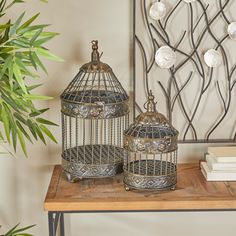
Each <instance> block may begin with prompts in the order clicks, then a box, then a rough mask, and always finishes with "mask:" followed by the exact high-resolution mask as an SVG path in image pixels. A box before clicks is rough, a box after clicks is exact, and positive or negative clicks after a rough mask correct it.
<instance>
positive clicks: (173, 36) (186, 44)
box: [133, 0, 236, 143]
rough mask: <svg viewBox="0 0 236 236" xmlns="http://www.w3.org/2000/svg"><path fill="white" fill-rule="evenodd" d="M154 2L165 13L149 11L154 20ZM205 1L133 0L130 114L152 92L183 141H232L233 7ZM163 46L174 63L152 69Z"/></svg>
mask: <svg viewBox="0 0 236 236" xmlns="http://www.w3.org/2000/svg"><path fill="white" fill-rule="evenodd" d="M157 2H158V3H159V2H161V3H163V4H164V6H165V7H166V9H164V14H162V13H163V12H162V11H163V9H160V12H158V11H157V10H156V9H154V10H156V11H155V12H154V13H155V14H156V15H155V14H154V16H153V15H152V12H150V11H151V10H150V8H151V7H152V6H153V4H155V3H157ZM208 2H209V3H207V1H206V0H192V1H191V0H173V1H167V0H161V1H157V0H156V1H152V0H133V44H134V50H133V64H134V84H133V89H134V101H135V104H134V111H135V112H134V113H135V114H134V116H135V115H137V114H138V113H139V112H141V111H142V110H143V108H142V107H141V105H140V104H143V101H144V100H145V99H146V97H147V96H148V95H149V91H150V90H153V93H154V95H155V96H156V97H157V99H158V108H159V109H160V110H161V112H163V113H164V114H165V115H166V116H167V118H168V120H169V121H170V122H172V124H173V125H174V126H175V127H176V128H177V130H179V131H180V136H179V138H180V142H183V143H233V142H235V141H236V129H235V126H236V111H235V109H234V106H235V102H234V100H235V98H236V91H235V84H236V57H235V56H234V53H233V51H234V50H236V41H235V38H234V36H235V35H234V33H235V32H234V31H233V32H232V35H231V34H230V31H229V29H230V25H231V26H232V27H233V26H234V23H235V22H234V21H236V16H232V12H234V10H232V9H234V8H235V10H236V4H235V3H234V2H235V1H232V0H213V1H208ZM231 11H232V12H231ZM158 14H159V15H158ZM161 14H162V15H161ZM163 15H164V16H163ZM153 17H157V18H156V19H155V20H154V19H153ZM158 17H159V18H158ZM232 27H231V28H232ZM227 29H228V31H227ZM233 30H234V28H233ZM162 47H167V48H168V50H169V51H168V50H165V49H164V50H163V53H164V57H165V56H166V57H167V58H168V57H169V59H170V58H171V55H170V53H173V52H174V53H175V55H176V61H175V63H174V65H173V66H171V67H169V68H165V69H163V68H160V65H159V67H158V65H157V63H158V58H157V57H158V56H157V54H158V50H159V49H160V48H161V49H163V48H162ZM209 49H211V50H209ZM206 52H207V53H206ZM168 53H169V54H168ZM159 55H160V54H159ZM217 56H218V58H217ZM161 59H162V58H161ZM172 59H173V58H172ZM217 59H218V61H217ZM209 60H210V63H213V64H209ZM220 60H222V62H221V61H220ZM159 62H160V63H162V62H163V60H162V61H161V60H160V61H159ZM164 62H165V61H164ZM164 66H165V65H163V67H164ZM212 104H214V106H213V105H212Z"/></svg>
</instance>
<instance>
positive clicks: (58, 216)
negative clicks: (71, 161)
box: [44, 164, 236, 236]
mask: <svg viewBox="0 0 236 236" xmlns="http://www.w3.org/2000/svg"><path fill="white" fill-rule="evenodd" d="M44 209H45V211H48V222H49V236H55V235H56V232H57V229H58V228H60V235H61V236H64V235H65V229H64V214H65V213H83V212H86V213H89V212H93V213H94V212H97V213H99V212H100V213H104V212H160V211H213V210H214V211H229V210H231V211H235V210H236V182H206V181H205V179H204V177H203V175H202V174H201V171H200V169H199V164H179V165H178V184H177V188H176V190H175V191H165V192H159V193H157V192H147V191H134V192H132V191H129V192H127V191H125V189H124V187H123V182H122V175H118V176H116V177H113V178H106V179H84V180H82V181H79V182H77V183H69V182H67V181H66V179H65V178H64V176H63V174H62V168H61V166H60V165H56V166H55V168H54V171H53V174H52V178H51V182H50V185H49V188H48V192H47V196H46V199H45V202H44ZM58 226H59V227H58Z"/></svg>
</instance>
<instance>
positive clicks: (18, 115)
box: [13, 112, 27, 125]
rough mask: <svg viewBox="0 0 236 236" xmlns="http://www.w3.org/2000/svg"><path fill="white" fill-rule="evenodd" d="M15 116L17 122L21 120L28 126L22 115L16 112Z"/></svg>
mask: <svg viewBox="0 0 236 236" xmlns="http://www.w3.org/2000/svg"><path fill="white" fill-rule="evenodd" d="M13 115H14V117H15V118H16V119H17V120H19V121H20V122H22V123H23V124H25V125H27V120H26V119H25V118H23V116H22V115H21V114H20V113H18V112H15V113H14V114H13Z"/></svg>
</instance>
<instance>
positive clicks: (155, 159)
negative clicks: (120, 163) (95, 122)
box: [124, 91, 178, 190]
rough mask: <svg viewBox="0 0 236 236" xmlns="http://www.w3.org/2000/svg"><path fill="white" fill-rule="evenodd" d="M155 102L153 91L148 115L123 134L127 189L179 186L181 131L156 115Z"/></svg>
mask: <svg viewBox="0 0 236 236" xmlns="http://www.w3.org/2000/svg"><path fill="white" fill-rule="evenodd" d="M154 99H155V98H154V96H153V95H152V92H151V91H150V92H149V96H148V101H147V102H146V103H145V105H144V107H145V108H146V112H144V113H141V114H140V115H139V116H138V117H137V118H136V119H135V122H134V123H133V124H131V125H130V127H129V128H128V129H127V130H125V132H124V148H125V149H126V150H127V151H128V155H127V156H126V157H127V159H126V160H125V165H124V183H125V187H126V189H130V188H131V189H149V190H151V189H157V190H164V189H172V188H174V186H175V185H176V181H177V178H176V173H177V149H178V147H177V140H178V131H177V130H176V129H175V128H174V127H173V126H172V125H171V124H170V123H169V122H168V120H167V119H166V118H165V116H164V115H162V114H161V113H159V112H157V109H156V103H155V101H154Z"/></svg>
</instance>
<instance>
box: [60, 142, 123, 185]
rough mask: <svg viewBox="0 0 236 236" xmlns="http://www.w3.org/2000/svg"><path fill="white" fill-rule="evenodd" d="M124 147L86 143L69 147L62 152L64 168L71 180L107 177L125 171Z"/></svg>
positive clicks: (68, 178)
mask: <svg viewBox="0 0 236 236" xmlns="http://www.w3.org/2000/svg"><path fill="white" fill-rule="evenodd" d="M125 155H126V152H125V151H124V149H123V148H120V147H115V146H108V145H93V146H91V145H86V146H79V147H73V148H71V149H67V150H66V151H65V152H64V153H63V154H62V168H63V171H64V173H65V175H66V177H67V180H68V181H69V182H76V181H78V180H81V179H84V178H106V177H112V176H115V175H117V174H120V173H122V172H123V160H124V157H125Z"/></svg>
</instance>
